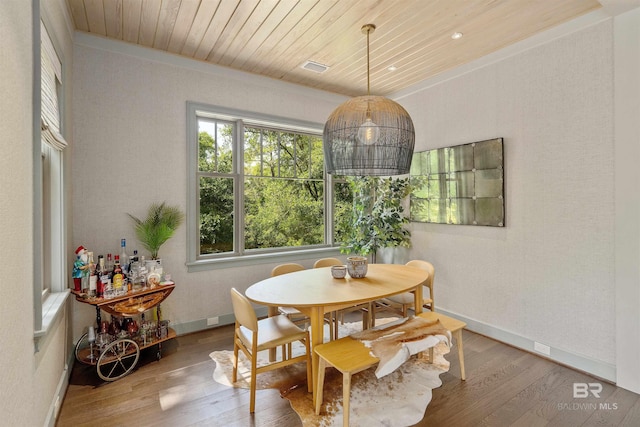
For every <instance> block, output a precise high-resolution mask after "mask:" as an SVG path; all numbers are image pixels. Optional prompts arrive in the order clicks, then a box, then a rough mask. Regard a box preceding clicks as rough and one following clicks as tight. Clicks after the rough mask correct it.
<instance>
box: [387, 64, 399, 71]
mask: <svg viewBox="0 0 640 427" xmlns="http://www.w3.org/2000/svg"><path fill="white" fill-rule="evenodd" d="M397 69H398V67H396V66H395V65H391V66H390V67H389V68H387V70H389V71H395V70H397Z"/></svg>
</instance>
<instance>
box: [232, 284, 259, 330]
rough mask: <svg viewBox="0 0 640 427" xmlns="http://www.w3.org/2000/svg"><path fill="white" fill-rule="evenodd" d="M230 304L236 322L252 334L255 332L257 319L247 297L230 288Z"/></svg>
mask: <svg viewBox="0 0 640 427" xmlns="http://www.w3.org/2000/svg"><path fill="white" fill-rule="evenodd" d="M231 302H232V303H233V314H234V315H235V316H236V322H238V323H239V324H240V325H242V326H244V327H245V328H247V329H250V330H251V331H253V332H257V331H258V317H257V316H256V312H255V310H254V309H253V306H252V305H251V302H250V301H249V300H248V299H247V297H245V296H244V295H242V294H241V293H240V292H238V291H237V290H236V288H231Z"/></svg>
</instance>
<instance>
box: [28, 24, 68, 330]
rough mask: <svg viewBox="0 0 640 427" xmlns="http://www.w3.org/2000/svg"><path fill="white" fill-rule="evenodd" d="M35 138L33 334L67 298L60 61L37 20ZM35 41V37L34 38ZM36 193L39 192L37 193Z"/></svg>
mask: <svg viewBox="0 0 640 427" xmlns="http://www.w3.org/2000/svg"><path fill="white" fill-rule="evenodd" d="M39 38H40V45H39V46H38V47H39V49H38V50H39V54H40V55H39V56H40V95H41V98H40V99H41V105H40V109H39V110H38V109H35V111H39V115H40V117H39V119H40V120H39V121H40V124H41V126H40V129H41V132H40V141H39V143H38V142H36V147H37V148H36V149H37V150H38V151H39V157H40V162H37V163H36V164H35V165H34V168H35V169H36V171H37V173H36V176H38V177H39V178H40V179H38V180H37V181H36V182H35V183H34V185H35V186H36V189H35V192H36V194H38V195H39V199H36V200H37V206H36V212H39V214H37V215H38V216H37V220H38V222H39V223H38V224H36V226H35V227H34V229H35V230H36V233H37V234H36V237H38V238H36V242H37V243H36V245H35V247H36V249H35V250H36V251H37V252H39V256H38V255H37V256H36V270H37V272H36V274H35V278H36V284H35V285H34V286H36V287H37V288H36V289H37V291H39V292H36V294H35V298H36V302H35V307H36V313H35V329H36V337H40V336H42V335H44V334H45V333H46V329H47V327H48V325H50V324H51V323H52V321H53V318H54V317H55V316H56V315H57V313H58V310H59V307H61V306H62V304H63V302H64V298H66V295H67V293H66V292H65V291H66V280H65V277H66V273H65V271H66V268H65V264H66V258H65V251H66V249H65V238H64V236H65V231H64V230H65V224H64V179H63V170H64V169H63V168H64V156H63V151H64V149H65V147H66V146H67V143H66V141H65V140H64V138H63V137H62V120H61V114H60V111H61V99H62V97H61V94H62V81H63V80H62V62H61V61H60V58H59V56H58V54H57V53H56V50H55V48H54V43H53V41H52V39H51V37H50V34H49V33H48V31H47V29H46V27H45V25H44V23H43V22H42V21H40V31H39ZM36 40H37V39H36ZM36 197H38V196H36Z"/></svg>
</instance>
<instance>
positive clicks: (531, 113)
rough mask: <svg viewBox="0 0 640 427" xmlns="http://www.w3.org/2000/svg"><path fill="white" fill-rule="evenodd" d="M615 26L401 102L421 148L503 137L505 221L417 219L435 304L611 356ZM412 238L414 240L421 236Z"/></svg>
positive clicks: (420, 253) (595, 28) (608, 360)
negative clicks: (431, 267)
mask: <svg viewBox="0 0 640 427" xmlns="http://www.w3.org/2000/svg"><path fill="white" fill-rule="evenodd" d="M612 34H613V33H612V21H611V20H610V19H609V20H605V21H603V22H601V23H598V24H596V25H592V26H589V27H587V28H585V29H582V30H580V31H578V32H576V33H573V34H569V35H565V36H563V37H560V38H558V39H555V40H553V41H550V42H547V43H544V44H541V45H538V46H536V47H533V48H531V49H529V50H526V51H524V52H520V53H518V54H515V55H512V56H510V57H508V58H506V59H503V60H501V61H499V62H496V63H493V64H490V65H487V66H484V67H482V68H479V69H475V70H472V71H470V72H468V73H466V74H463V75H459V76H456V77H454V78H451V79H449V80H446V79H443V80H445V81H443V82H441V83H439V84H436V85H435V86H432V87H428V88H426V89H424V90H422V91H419V92H417V93H414V94H413V95H410V96H407V97H404V98H402V99H401V101H400V102H401V103H402V104H403V105H404V106H405V108H406V109H407V110H408V111H409V113H410V114H411V115H412V117H413V119H414V121H415V122H416V134H417V135H418V137H417V138H416V139H417V141H416V145H417V148H416V149H417V150H420V151H421V150H427V149H432V148H437V147H444V146H449V145H456V144H462V143H468V142H473V141H479V140H483V139H488V138H494V137H503V138H504V150H505V183H506V187H505V194H506V227H505V228H490V227H473V226H448V225H437V224H417V223H416V224H413V241H414V248H413V249H412V252H411V255H412V257H417V258H424V259H428V260H430V261H431V262H433V263H434V264H435V265H436V266H437V275H436V284H435V286H436V296H437V300H438V306H439V307H441V308H442V309H446V310H450V311H452V312H456V313H461V314H463V315H464V316H466V317H468V318H471V319H475V320H477V321H479V322H483V323H485V324H488V325H491V326H492V327H494V328H498V329H502V330H505V331H508V332H510V333H513V334H516V335H518V336H520V337H524V338H526V339H529V340H535V341H539V342H542V343H544V344H546V345H549V346H551V347H554V348H559V349H562V350H564V351H567V352H570V353H573V354H578V355H582V356H586V357H587V358H591V359H594V360H596V361H598V362H600V363H604V364H608V365H613V364H614V363H615V335H614V334H613V333H612V328H613V326H614V325H613V320H614V318H615V315H614V313H615V307H614V293H615V284H614V233H613V230H614V191H613V190H614V171H613V166H614V165H613V153H614V141H613V114H614V111H613V71H612V70H613V68H612V67H613V52H612V46H613V39H612ZM417 242H420V243H417Z"/></svg>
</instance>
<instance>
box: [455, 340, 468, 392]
mask: <svg viewBox="0 0 640 427" xmlns="http://www.w3.org/2000/svg"><path fill="white" fill-rule="evenodd" d="M456 341H457V343H456V344H458V359H459V360H460V378H462V381H464V380H466V376H465V372H464V349H463V348H462V329H458V330H457V331H456Z"/></svg>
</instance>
